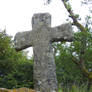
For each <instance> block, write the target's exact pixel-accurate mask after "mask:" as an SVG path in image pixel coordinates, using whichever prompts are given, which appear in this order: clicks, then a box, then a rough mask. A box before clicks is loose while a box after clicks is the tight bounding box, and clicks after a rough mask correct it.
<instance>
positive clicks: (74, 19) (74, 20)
mask: <svg viewBox="0 0 92 92" xmlns="http://www.w3.org/2000/svg"><path fill="white" fill-rule="evenodd" d="M62 2H63V4H64V6H65V8H66V10H67V11H68V13H69V14H70V17H71V18H72V20H73V24H74V25H76V26H77V27H78V28H79V29H80V30H81V31H86V29H85V27H84V26H83V25H82V24H80V23H79V22H78V20H77V18H76V16H75V14H74V13H73V11H72V10H71V9H68V6H67V4H66V0H62Z"/></svg>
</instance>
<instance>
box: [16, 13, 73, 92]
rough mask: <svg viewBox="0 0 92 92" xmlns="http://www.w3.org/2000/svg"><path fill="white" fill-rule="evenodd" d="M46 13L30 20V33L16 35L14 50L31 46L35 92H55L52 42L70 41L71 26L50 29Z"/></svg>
mask: <svg viewBox="0 0 92 92" xmlns="http://www.w3.org/2000/svg"><path fill="white" fill-rule="evenodd" d="M50 25H51V16H50V14H48V13H42V14H35V15H34V16H33V18H32V27H33V30H32V31H27V32H22V33H17V34H16V36H15V48H16V50H22V49H25V48H27V47H30V46H33V52H34V82H35V85H34V87H35V90H36V91H37V92H57V89H58V87H57V78H56V66H55V61H54V56H53V49H52V42H57V41H72V40H73V32H72V26H71V24H69V23H66V24H62V25H60V26H57V27H54V28H51V27H50Z"/></svg>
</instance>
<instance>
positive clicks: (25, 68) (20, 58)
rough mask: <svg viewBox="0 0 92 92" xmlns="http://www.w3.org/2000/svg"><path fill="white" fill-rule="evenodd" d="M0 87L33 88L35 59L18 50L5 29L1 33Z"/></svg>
mask: <svg viewBox="0 0 92 92" xmlns="http://www.w3.org/2000/svg"><path fill="white" fill-rule="evenodd" d="M0 87H2V88H19V87H29V88H33V60H30V59H27V56H26V55H24V52H16V51H15V49H14V46H13V41H12V40H11V38H10V37H9V36H8V35H7V34H6V32H5V31H2V32H1V33H0Z"/></svg>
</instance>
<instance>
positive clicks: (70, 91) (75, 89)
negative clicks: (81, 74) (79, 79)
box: [58, 85, 92, 92]
mask: <svg viewBox="0 0 92 92" xmlns="http://www.w3.org/2000/svg"><path fill="white" fill-rule="evenodd" d="M58 92H92V87H91V88H90V89H89V90H87V85H81V86H76V85H72V86H71V88H68V87H67V88H64V87H62V88H59V91H58Z"/></svg>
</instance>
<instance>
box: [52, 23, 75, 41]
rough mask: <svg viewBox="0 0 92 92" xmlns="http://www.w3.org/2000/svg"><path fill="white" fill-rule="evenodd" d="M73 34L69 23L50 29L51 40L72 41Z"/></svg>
mask: <svg viewBox="0 0 92 92" xmlns="http://www.w3.org/2000/svg"><path fill="white" fill-rule="evenodd" d="M73 36H74V34H73V31H72V26H71V24H70V23H66V24H62V25H60V26H57V27H54V28H52V29H51V38H52V39H51V41H52V42H58V41H72V40H73Z"/></svg>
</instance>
